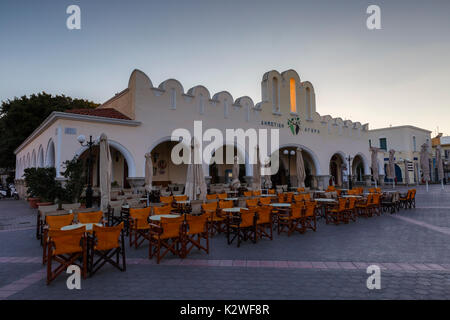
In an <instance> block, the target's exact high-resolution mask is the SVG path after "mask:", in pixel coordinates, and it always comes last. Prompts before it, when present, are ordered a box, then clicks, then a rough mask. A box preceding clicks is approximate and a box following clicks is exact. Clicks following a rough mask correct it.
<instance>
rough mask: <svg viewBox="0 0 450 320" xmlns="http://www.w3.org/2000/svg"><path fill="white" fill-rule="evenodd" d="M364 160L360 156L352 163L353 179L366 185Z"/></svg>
mask: <svg viewBox="0 0 450 320" xmlns="http://www.w3.org/2000/svg"><path fill="white" fill-rule="evenodd" d="M364 175H365V171H364V160H363V158H362V157H361V156H360V155H356V156H355V157H354V158H353V162H352V177H353V179H354V181H356V183H359V184H361V183H364Z"/></svg>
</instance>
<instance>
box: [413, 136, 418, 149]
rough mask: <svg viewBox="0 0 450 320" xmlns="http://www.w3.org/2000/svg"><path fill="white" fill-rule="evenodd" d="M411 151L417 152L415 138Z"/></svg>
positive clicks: (414, 138)
mask: <svg viewBox="0 0 450 320" xmlns="http://www.w3.org/2000/svg"><path fill="white" fill-rule="evenodd" d="M413 151H414V152H416V151H417V145H416V137H413Z"/></svg>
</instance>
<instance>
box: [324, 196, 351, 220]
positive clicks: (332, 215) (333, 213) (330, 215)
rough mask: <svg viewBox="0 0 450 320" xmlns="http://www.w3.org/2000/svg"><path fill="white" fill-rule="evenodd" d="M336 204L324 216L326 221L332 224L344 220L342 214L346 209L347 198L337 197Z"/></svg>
mask: <svg viewBox="0 0 450 320" xmlns="http://www.w3.org/2000/svg"><path fill="white" fill-rule="evenodd" d="M338 201H339V202H338V204H337V206H336V207H334V208H333V209H331V210H328V211H327V214H326V216H325V220H326V223H327V224H328V223H329V222H330V221H331V222H333V223H334V224H336V225H338V224H339V223H340V222H344V221H345V220H344V214H345V210H346V209H347V199H346V198H339V200H338Z"/></svg>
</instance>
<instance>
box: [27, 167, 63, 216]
mask: <svg viewBox="0 0 450 320" xmlns="http://www.w3.org/2000/svg"><path fill="white" fill-rule="evenodd" d="M24 176H25V183H26V186H27V194H28V196H29V197H28V202H29V203H30V206H31V207H32V208H35V209H37V207H38V203H39V204H40V205H45V204H53V201H54V200H55V192H56V189H57V187H58V182H57V181H56V180H55V178H56V170H55V168H27V169H25V172H24Z"/></svg>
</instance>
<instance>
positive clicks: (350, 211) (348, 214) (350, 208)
mask: <svg viewBox="0 0 450 320" xmlns="http://www.w3.org/2000/svg"><path fill="white" fill-rule="evenodd" d="M356 216H357V214H356V198H349V199H348V202H347V208H346V209H345V211H344V220H345V222H346V223H348V222H349V221H350V219H351V220H353V221H356Z"/></svg>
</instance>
